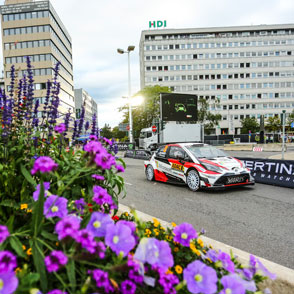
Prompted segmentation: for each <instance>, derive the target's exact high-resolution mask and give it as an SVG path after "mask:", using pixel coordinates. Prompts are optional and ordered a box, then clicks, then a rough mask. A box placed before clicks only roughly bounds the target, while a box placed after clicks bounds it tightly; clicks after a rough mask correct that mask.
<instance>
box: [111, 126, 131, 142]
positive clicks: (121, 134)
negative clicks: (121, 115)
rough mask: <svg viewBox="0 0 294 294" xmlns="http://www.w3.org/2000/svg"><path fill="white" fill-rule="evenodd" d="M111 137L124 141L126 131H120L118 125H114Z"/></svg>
mask: <svg viewBox="0 0 294 294" xmlns="http://www.w3.org/2000/svg"><path fill="white" fill-rule="evenodd" d="M112 135H113V138H115V139H119V140H120V141H122V142H124V141H126V140H127V138H128V136H127V132H123V131H120V130H119V128H118V127H114V128H113V129H112Z"/></svg>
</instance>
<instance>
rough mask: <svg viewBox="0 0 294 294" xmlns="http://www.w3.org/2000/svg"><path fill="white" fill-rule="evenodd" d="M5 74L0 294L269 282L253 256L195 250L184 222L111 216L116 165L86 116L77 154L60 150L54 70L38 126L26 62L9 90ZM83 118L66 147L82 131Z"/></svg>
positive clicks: (0, 108)
mask: <svg viewBox="0 0 294 294" xmlns="http://www.w3.org/2000/svg"><path fill="white" fill-rule="evenodd" d="M11 72H12V79H11V80H12V84H11V87H10V88H11V91H10V93H9V95H8V96H6V94H5V93H3V92H1V93H0V118H1V121H2V128H1V130H0V136H1V137H0V138H1V139H0V169H1V175H2V176H1V179H0V196H1V202H0V223H1V226H0V293H5V294H10V293H31V294H37V293H39V294H40V293H44V294H45V293H47V294H62V293H72V294H86V293H89V294H90V293H92V294H93V293H123V294H133V293H204V294H213V293H221V294H235V293H236V294H245V293H247V294H249V293H261V292H259V290H258V284H259V282H261V281H263V280H264V279H266V278H267V277H270V278H274V276H273V275H272V274H271V273H269V272H268V271H267V270H266V268H265V267H264V266H263V265H262V263H261V262H260V261H259V260H258V259H257V258H255V257H254V256H251V257H250V261H249V265H246V266H245V265H242V264H240V262H238V260H237V259H236V258H235V256H234V255H233V253H231V254H230V255H229V254H227V253H225V252H221V251H217V250H215V249H214V248H210V247H207V246H204V244H203V242H202V240H201V235H202V234H203V233H204V231H200V232H199V231H196V229H195V228H193V226H192V225H191V224H188V223H183V224H180V225H175V224H174V227H173V228H167V229H164V228H163V227H162V226H161V224H160V223H159V222H158V221H157V220H156V219H154V221H153V222H142V221H140V219H139V218H138V217H137V214H136V212H135V211H132V213H131V214H129V213H123V214H121V215H120V216H117V215H115V214H116V211H117V204H118V197H119V196H121V195H122V196H125V189H124V181H123V178H122V177H121V176H119V172H123V171H124V168H125V164H124V162H123V161H122V160H120V159H118V158H116V157H115V151H116V148H115V144H113V142H112V141H110V140H108V139H106V138H101V137H100V136H99V132H98V130H97V129H96V128H95V126H96V123H95V118H94V119H93V120H94V122H93V123H92V128H91V136H90V141H88V142H87V144H85V145H84V146H83V150H80V151H76V152H75V151H74V148H69V147H68V145H67V144H68V135H66V133H67V132H68V130H69V125H70V119H71V118H70V113H69V114H67V115H66V116H65V117H64V122H63V123H59V124H57V125H56V121H57V119H58V117H57V116H58V115H57V108H58V103H59V98H58V93H59V84H58V81H57V78H58V64H57V68H56V70H55V76H54V79H53V82H52V83H49V82H48V84H47V96H46V101H45V105H44V109H45V110H43V117H42V118H41V119H39V116H38V107H39V105H38V102H37V101H36V100H35V99H34V97H33V78H32V73H31V66H30V62H29V59H28V73H29V75H28V78H27V77H24V78H22V79H21V80H20V81H19V82H18V86H17V88H16V86H15V76H14V70H13V69H12V70H11ZM15 94H16V96H15ZM83 113H84V111H82V115H81V118H80V119H79V120H78V121H77V120H75V121H74V122H73V125H74V131H73V134H72V141H73V143H74V142H75V139H76V138H77V137H79V135H80V134H81V132H82V131H83V130H88V129H89V122H84V120H83V117H84V115H83ZM66 148H67V149H66ZM67 150H68V151H67Z"/></svg>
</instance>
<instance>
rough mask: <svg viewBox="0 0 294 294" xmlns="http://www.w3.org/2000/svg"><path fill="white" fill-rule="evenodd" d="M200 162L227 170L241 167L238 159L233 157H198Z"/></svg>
mask: <svg viewBox="0 0 294 294" xmlns="http://www.w3.org/2000/svg"><path fill="white" fill-rule="evenodd" d="M198 160H199V161H200V162H203V163H204V164H205V163H208V164H212V165H216V166H220V167H223V168H225V169H227V170H236V169H243V164H242V162H241V161H240V160H238V159H236V158H234V157H225V156H224V157H214V158H199V159H198Z"/></svg>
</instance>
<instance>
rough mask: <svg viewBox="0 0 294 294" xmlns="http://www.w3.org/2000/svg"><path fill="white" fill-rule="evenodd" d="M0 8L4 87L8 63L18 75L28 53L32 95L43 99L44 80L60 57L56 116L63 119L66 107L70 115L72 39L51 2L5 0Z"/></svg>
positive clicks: (72, 87)
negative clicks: (32, 82) (32, 79)
mask: <svg viewBox="0 0 294 294" xmlns="http://www.w3.org/2000/svg"><path fill="white" fill-rule="evenodd" d="M0 11H1V14H2V17H1V25H2V42H3V44H2V46H3V60H4V80H5V86H6V89H7V88H8V85H9V84H10V68H11V65H13V64H14V65H15V69H16V73H17V75H18V78H20V77H22V76H23V75H24V74H26V71H25V70H26V67H27V66H26V56H29V57H30V59H31V62H32V67H33V73H34V88H35V91H34V94H35V95H34V96H35V98H36V99H39V100H40V103H41V104H42V103H44V101H45V96H46V86H47V85H46V82H47V80H51V79H52V78H53V74H54V73H53V68H54V67H55V65H56V63H57V62H58V61H60V63H61V66H60V71H59V76H58V81H59V82H60V95H59V98H60V106H59V109H58V110H59V116H60V119H63V117H62V115H63V114H65V113H66V112H67V111H68V110H70V111H71V113H73V116H74V115H75V109H74V108H75V102H74V86H73V85H74V84H73V66H72V40H71V37H70V35H69V33H68V32H67V30H66V28H65V27H64V25H63V23H62V21H61V20H60V18H59V17H58V15H57V13H56V11H55V10H54V8H53V6H52V5H51V3H50V2H49V1H33V0H5V4H4V5H3V6H1V7H0ZM41 109H42V108H41ZM39 115H40V116H41V115H42V113H41V112H39Z"/></svg>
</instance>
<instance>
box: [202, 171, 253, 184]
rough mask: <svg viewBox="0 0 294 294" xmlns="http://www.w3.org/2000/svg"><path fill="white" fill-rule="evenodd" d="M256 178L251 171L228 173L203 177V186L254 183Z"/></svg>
mask: <svg viewBox="0 0 294 294" xmlns="http://www.w3.org/2000/svg"><path fill="white" fill-rule="evenodd" d="M254 184H255V180H254V178H253V177H252V176H251V175H250V174H249V173H242V174H233V173H226V174H223V175H220V176H218V177H207V176H206V175H204V176H202V177H201V186H202V187H205V188H225V187H233V186H246V185H254Z"/></svg>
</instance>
